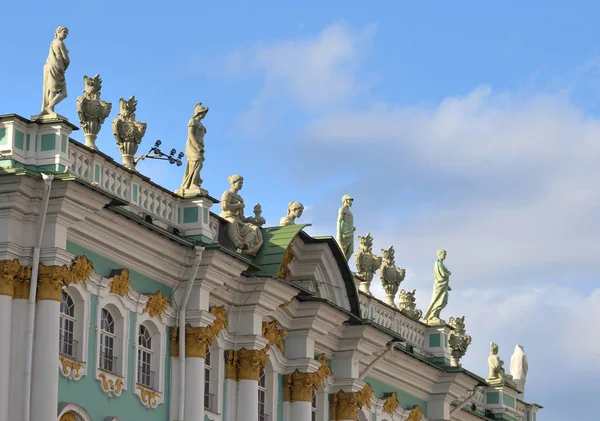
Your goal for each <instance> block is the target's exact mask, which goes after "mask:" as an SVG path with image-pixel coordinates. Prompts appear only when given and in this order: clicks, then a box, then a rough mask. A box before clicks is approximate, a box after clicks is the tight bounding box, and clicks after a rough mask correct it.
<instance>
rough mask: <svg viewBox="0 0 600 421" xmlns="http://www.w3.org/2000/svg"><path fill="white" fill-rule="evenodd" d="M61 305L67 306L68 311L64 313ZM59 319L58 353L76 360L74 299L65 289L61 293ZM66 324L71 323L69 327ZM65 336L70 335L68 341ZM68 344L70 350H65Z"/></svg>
mask: <svg viewBox="0 0 600 421" xmlns="http://www.w3.org/2000/svg"><path fill="white" fill-rule="evenodd" d="M65 298H66V299H65ZM69 301H70V303H69ZM63 306H65V307H67V310H70V312H68V313H65V312H64V311H63ZM59 320H60V322H59V323H60V325H59V328H58V329H59V338H58V353H59V354H60V355H61V356H62V357H66V358H69V359H73V360H77V352H78V349H77V344H78V343H79V341H77V340H76V339H75V324H76V322H77V319H76V318H75V300H73V297H71V294H69V293H68V292H67V291H63V292H62V294H61V301H60V318H59ZM67 324H70V325H71V328H70V329H68V328H67ZM67 336H70V341H68V340H65V338H66V337H67ZM69 346H70V348H71V350H70V352H69V351H68V350H66V351H65V348H67V347H69Z"/></svg>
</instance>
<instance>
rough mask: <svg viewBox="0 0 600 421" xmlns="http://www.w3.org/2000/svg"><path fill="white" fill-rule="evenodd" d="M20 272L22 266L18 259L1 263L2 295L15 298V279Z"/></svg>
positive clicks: (0, 288) (0, 286) (0, 290)
mask: <svg viewBox="0 0 600 421" xmlns="http://www.w3.org/2000/svg"><path fill="white" fill-rule="evenodd" d="M20 271H21V265H20V264H19V261H18V260H17V259H14V260H2V261H0V295H8V296H9V297H13V296H14V294H15V278H17V277H18V276H19V272H20Z"/></svg>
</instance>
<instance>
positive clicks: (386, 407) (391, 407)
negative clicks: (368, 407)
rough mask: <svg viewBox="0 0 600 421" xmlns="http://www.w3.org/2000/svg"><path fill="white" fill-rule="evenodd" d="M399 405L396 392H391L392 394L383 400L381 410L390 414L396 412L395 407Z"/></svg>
mask: <svg viewBox="0 0 600 421" xmlns="http://www.w3.org/2000/svg"><path fill="white" fill-rule="evenodd" d="M399 406H400V402H398V394H397V393H396V392H392V394H391V395H390V396H389V397H388V398H387V399H386V400H385V402H383V412H387V413H388V414H390V415H392V414H393V413H394V412H396V409H398V407H399Z"/></svg>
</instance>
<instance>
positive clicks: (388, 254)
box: [379, 246, 406, 306]
mask: <svg viewBox="0 0 600 421" xmlns="http://www.w3.org/2000/svg"><path fill="white" fill-rule="evenodd" d="M394 253H395V252H394V246H390V248H389V249H387V250H385V249H382V250H381V254H382V263H381V267H380V268H379V278H380V279H381V285H382V286H383V290H384V291H385V297H386V299H385V301H386V303H387V304H389V305H391V306H394V298H395V297H396V293H397V292H398V287H399V286H400V282H402V281H403V280H404V276H405V275H406V271H405V270H404V269H402V268H398V267H396V262H395V257H394Z"/></svg>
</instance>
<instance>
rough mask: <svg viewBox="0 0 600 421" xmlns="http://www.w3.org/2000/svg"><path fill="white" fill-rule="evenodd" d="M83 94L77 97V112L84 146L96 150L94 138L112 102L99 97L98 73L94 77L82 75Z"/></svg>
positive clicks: (100, 82)
mask: <svg viewBox="0 0 600 421" xmlns="http://www.w3.org/2000/svg"><path fill="white" fill-rule="evenodd" d="M83 85H84V88H83V95H81V96H80V97H78V98H77V114H78V115H79V122H80V124H81V130H83V137H84V138H85V146H87V147H88V148H91V149H94V150H98V147H97V146H96V138H97V136H98V132H100V127H101V126H102V124H103V123H104V120H106V118H107V117H108V115H109V114H110V110H111V109H112V104H111V103H110V102H106V101H103V100H101V99H100V90H101V89H102V79H100V75H96V76H94V77H87V76H84V77H83Z"/></svg>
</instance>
